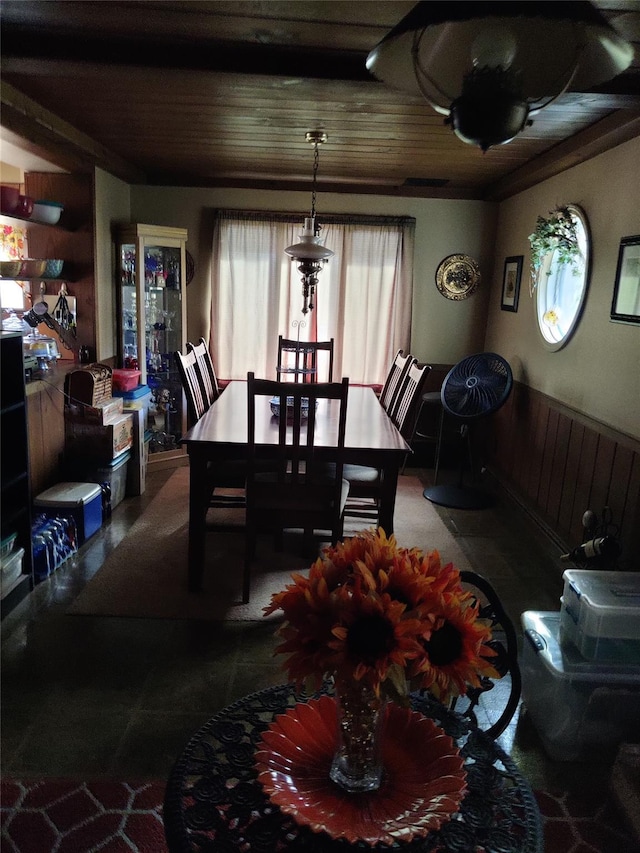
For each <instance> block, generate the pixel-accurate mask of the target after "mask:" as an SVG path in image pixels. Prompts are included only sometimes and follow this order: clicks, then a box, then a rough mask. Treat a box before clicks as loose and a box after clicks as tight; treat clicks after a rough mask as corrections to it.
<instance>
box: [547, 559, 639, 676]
mask: <svg viewBox="0 0 640 853" xmlns="http://www.w3.org/2000/svg"><path fill="white" fill-rule="evenodd" d="M562 577H563V579H564V589H563V593H562V598H561V599H560V603H561V609H560V641H561V643H562V644H565V643H567V642H570V643H573V645H574V646H575V647H576V648H577V649H578V651H579V652H580V653H581V654H582V655H583V656H584V657H585V658H587V659H588V660H592V661H598V662H601V663H612V664H638V665H640V572H612V571H610V572H607V571H593V570H589V569H567V570H566V571H565V572H564V574H563V575H562Z"/></svg>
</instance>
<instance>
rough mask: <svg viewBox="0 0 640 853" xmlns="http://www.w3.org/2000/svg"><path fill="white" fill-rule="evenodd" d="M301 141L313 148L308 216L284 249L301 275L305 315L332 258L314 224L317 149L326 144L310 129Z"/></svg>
mask: <svg viewBox="0 0 640 853" xmlns="http://www.w3.org/2000/svg"><path fill="white" fill-rule="evenodd" d="M305 139H306V140H307V142H310V143H311V144H312V145H313V183H312V189H311V215H310V216H307V217H306V218H305V220H304V227H303V229H302V234H300V235H299V238H300V242H299V243H294V244H293V246H288V247H287V248H286V249H285V252H286V254H287V255H289V257H290V258H291V260H292V261H293V262H294V263H297V264H298V271H299V272H300V273H301V274H302V300H303V302H302V313H303V314H308V313H309V311H313V308H314V304H313V301H314V297H315V292H316V285H317V284H318V274H319V272H320V270H321V269H322V266H323V264H325V263H326V262H327V261H328V260H329V258H331V257H333V252H332V251H331V249H326V248H325V247H324V246H323V245H322V238H321V237H320V226H319V225H318V223H317V221H316V182H317V174H318V162H319V154H318V146H319V145H322V144H323V143H324V142H326V141H327V134H326V133H324V132H322V131H320V130H310V131H308V132H307V133H306V134H305Z"/></svg>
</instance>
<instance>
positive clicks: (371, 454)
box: [181, 380, 412, 592]
mask: <svg viewBox="0 0 640 853" xmlns="http://www.w3.org/2000/svg"><path fill="white" fill-rule="evenodd" d="M266 403H267V401H266V400H265V404H266ZM247 408H248V405H247V383H246V382H244V381H241V380H234V381H231V382H230V383H229V384H228V385H227V386H226V388H225V389H224V392H223V393H222V394H221V395H220V397H219V398H218V399H217V400H216V402H215V403H214V404H213V405H212V406H211V407H210V408H209V409H208V411H206V412H205V413H204V415H202V417H201V418H200V419H199V420H198V421H197V422H196V423H195V424H194V425H193V426H192V427H191V429H190V430H188V432H187V433H185V435H184V436H183V437H182V439H181V443H182V444H184V445H185V446H186V448H187V454H188V457H189V546H188V572H189V578H188V582H189V589H190V591H191V592H199V591H200V590H201V589H202V580H203V574H204V562H205V543H206V530H207V528H206V513H207V507H208V503H209V497H210V494H209V492H210V474H211V470H212V468H213V470H214V471H215V465H216V463H218V464H219V463H220V462H222V461H228V460H230V459H243V458H246V456H247V452H248V434H247V430H248V425H247ZM338 410H339V401H338V400H319V401H318V408H317V410H316V421H315V436H314V452H315V453H316V454H317V458H318V459H320V460H321V458H322V450H323V448H326V449H327V452H328V453H329V454H333V456H334V458H335V449H336V445H337V434H338V413H339V412H338ZM278 423H279V422H278V418H277V417H276V416H275V415H274V414H273V413H272V410H271V407H270V406H269V405H265V406H264V407H263V408H262V409H258V410H257V412H256V433H255V434H256V445H257V447H258V450H259V451H262V452H265V453H267V452H268V451H269V448H275V447H277V445H278ZM411 452H412V451H411V448H410V446H409V445H408V444H407V442H406V441H405V439H404V438H403V437H402V435H401V434H400V432H399V431H398V429H397V428H396V426H395V424H394V423H393V421H392V420H391V418H390V417H389V416H388V415H387V413H386V411H385V409H384V408H383V406H382V405H381V403H380V401H379V400H378V398H377V396H376V394H375V392H374V390H373V388H371V387H368V386H362V385H350V386H349V394H348V399H347V424H346V435H345V442H344V451H343V454H344V459H343V461H344V462H345V463H349V464H354V465H366V466H369V467H372V468H377V469H378V470H379V471H380V472H381V485H380V497H379V507H378V524H379V526H380V527H381V528H382V529H383V530H384V531H385V533H386V534H387V535H391V534H392V533H393V515H394V509H395V500H396V489H397V485H398V471H399V470H400V468H401V467H402V465H403V463H404V461H405V458H406V455H407V454H408V453H411Z"/></svg>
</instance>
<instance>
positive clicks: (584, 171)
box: [485, 138, 640, 438]
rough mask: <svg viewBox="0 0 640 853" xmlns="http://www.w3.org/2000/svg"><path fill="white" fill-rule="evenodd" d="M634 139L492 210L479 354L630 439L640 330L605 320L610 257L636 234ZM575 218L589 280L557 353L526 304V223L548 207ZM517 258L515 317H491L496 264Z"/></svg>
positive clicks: (639, 149)
mask: <svg viewBox="0 0 640 853" xmlns="http://www.w3.org/2000/svg"><path fill="white" fill-rule="evenodd" d="M638 164H640V138H636V139H634V140H631V141H629V142H626V143H625V144H623V145H620V146H618V147H617V148H614V149H612V150H611V151H608V152H606V153H605V154H601V155H600V156H599V157H596V158H594V159H592V160H589V161H587V162H586V163H582V164H580V165H578V166H575V167H574V168H573V169H571V170H569V171H567V172H564V173H563V174H561V175H558V176H556V177H554V178H551V179H549V180H548V181H545V182H544V183H542V184H539V185H538V186H536V187H534V188H532V189H530V190H527V191H525V192H523V193H520V194H519V195H517V196H514V197H513V198H511V199H508V200H507V201H504V202H503V203H502V204H501V205H500V210H499V218H498V230H497V238H496V262H495V268H494V272H493V280H492V283H491V298H490V305H489V314H488V322H487V333H486V338H485V349H487V350H494V351H497V352H499V353H501V354H502V355H504V356H505V358H507V359H508V360H509V361H510V363H511V365H512V367H513V369H514V375H515V376H516V378H517V379H520V380H522V381H523V382H525V383H526V384H528V385H530V386H532V387H533V388H536V389H538V390H540V391H542V392H544V393H545V394H548V395H550V396H551V397H553V398H555V399H557V400H559V401H561V402H563V403H565V404H566V405H568V406H571V407H572V408H574V409H577V410H578V411H579V412H582V413H585V414H588V415H590V416H591V417H593V418H595V419H597V420H599V421H602V422H603V423H605V424H608V425H609V426H612V427H614V428H615V429H618V430H620V431H622V432H625V433H627V434H629V435H631V436H633V437H635V438H640V326H639V325H628V324H621V323H612V322H611V321H610V319H609V312H610V308H611V299H612V295H613V286H614V280H615V272H616V263H617V259H618V247H619V244H620V240H621V238H622V237H628V236H631V235H633V234H640V177H639V172H638V168H639V165H638ZM571 202H572V203H575V204H578V205H580V207H582V209H583V210H584V211H585V213H586V215H587V218H588V220H589V225H590V229H591V238H592V250H593V251H592V272H591V281H590V286H589V292H588V294H587V299H586V303H585V306H584V311H583V315H582V319H581V321H580V323H579V325H578V327H577V329H576V331H575V333H574V335H573V337H572V338H571V340H570V341H569V343H568V344H567V345H566V346H565V347H564V348H563V349H561V350H559V351H557V352H550V351H549V350H547V349H546V348H545V347H544V346H543V344H542V337H541V335H540V333H539V332H538V329H537V324H536V319H535V312H534V301H533V300H532V299H531V298H530V297H529V289H528V285H529V275H528V265H529V242H528V240H527V236H528V234H530V233H531V232H532V231H533V229H534V228H535V224H536V217H537V216H538V215H543V216H544V215H546V214H547V213H548V211H549V210H551V209H553V208H554V207H556V206H557V205H558V204H565V203H571ZM509 255H524V270H523V277H522V287H521V290H520V305H519V309H518V312H517V313H515V314H514V313H510V312H506V311H501V310H500V296H501V289H502V271H503V265H504V259H505V257H508V256H509Z"/></svg>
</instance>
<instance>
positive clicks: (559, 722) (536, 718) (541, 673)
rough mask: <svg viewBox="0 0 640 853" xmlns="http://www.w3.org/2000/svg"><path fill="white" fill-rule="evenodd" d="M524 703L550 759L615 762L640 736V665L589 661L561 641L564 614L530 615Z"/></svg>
mask: <svg viewBox="0 0 640 853" xmlns="http://www.w3.org/2000/svg"><path fill="white" fill-rule="evenodd" d="M521 618H522V627H523V631H524V638H523V645H522V655H521V664H520V667H521V671H522V699H523V703H524V706H525V708H526V710H527V711H528V713H529V715H530V717H531V721H532V723H533V725H534V726H535V728H536V730H537V732H538V734H539V735H540V739H541V741H542V744H543V746H544V749H545V751H546V752H547V753H548V755H549V756H550V757H551V758H553V759H555V760H556V761H596V760H610V759H612V758H613V757H614V756H615V752H616V749H617V747H618V746H619V744H620V743H622V742H623V741H627V742H637V741H638V738H639V737H640V666H625V665H619V666H613V665H611V664H606V665H605V664H601V663H594V662H593V661H589V660H586V658H584V657H583V656H582V655H581V654H580V653H579V652H578V650H577V649H576V648H574V647H573V646H569V645H567V646H561V645H560V642H559V629H560V614H559V613H548V612H543V611H537V610H528V611H526V612H525V613H523V614H522V617H521Z"/></svg>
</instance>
